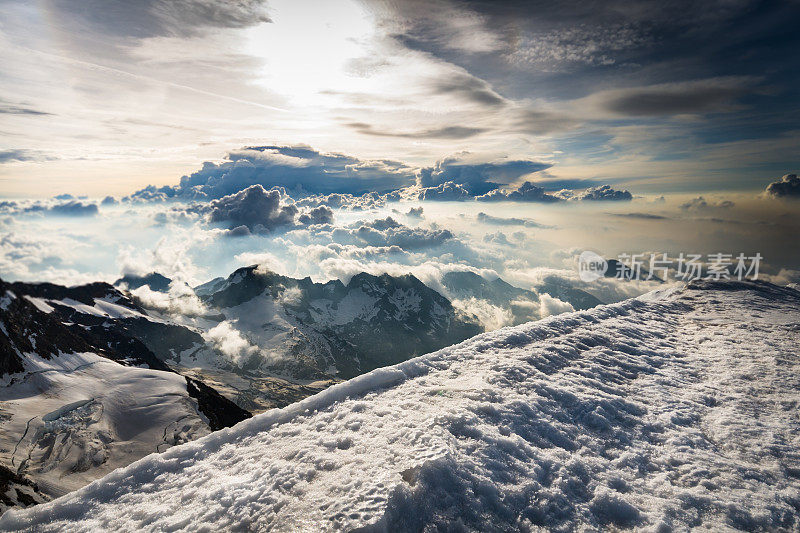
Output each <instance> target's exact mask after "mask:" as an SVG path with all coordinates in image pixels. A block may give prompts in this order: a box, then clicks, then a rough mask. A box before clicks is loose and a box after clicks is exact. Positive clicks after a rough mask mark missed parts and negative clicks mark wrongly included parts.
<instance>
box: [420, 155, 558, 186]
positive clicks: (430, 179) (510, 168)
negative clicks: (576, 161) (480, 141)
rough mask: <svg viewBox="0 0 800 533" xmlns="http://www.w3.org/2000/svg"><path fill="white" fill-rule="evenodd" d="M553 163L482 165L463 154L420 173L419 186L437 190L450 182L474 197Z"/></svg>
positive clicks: (520, 161) (474, 157) (521, 161)
mask: <svg viewBox="0 0 800 533" xmlns="http://www.w3.org/2000/svg"><path fill="white" fill-rule="evenodd" d="M551 166H552V165H551V164H550V163H543V162H541V161H533V160H528V159H511V160H495V161H488V162H487V161H481V160H480V158H479V156H477V155H474V154H469V153H466V152H464V153H461V154H457V155H454V156H450V157H446V158H444V159H441V160H439V161H437V162H436V164H435V165H434V166H432V167H426V168H423V169H420V171H419V172H418V173H417V185H419V186H420V187H435V186H437V185H441V184H444V183H447V182H453V183H457V184H460V185H461V186H462V187H464V188H465V189H467V190H468V191H469V192H470V193H472V194H483V193H485V192H487V191H489V190H491V189H494V188H495V187H497V185H501V184H505V183H511V182H513V181H516V180H518V179H519V178H520V177H522V176H526V175H528V174H532V173H534V172H539V171H542V170H545V169H548V168H550V167H551Z"/></svg>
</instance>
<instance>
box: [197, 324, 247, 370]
mask: <svg viewBox="0 0 800 533" xmlns="http://www.w3.org/2000/svg"><path fill="white" fill-rule="evenodd" d="M234 324H235V321H230V320H226V321H223V322H220V323H219V324H217V325H216V326H214V327H213V328H211V329H209V330H208V331H206V332H204V333H203V338H204V339H205V340H206V341H207V342H208V343H209V344H211V346H213V347H214V348H216V349H217V350H219V351H220V352H222V354H223V355H225V356H226V357H228V359H229V360H230V361H231V363H233V364H234V365H236V366H239V367H241V366H242V365H244V364H245V363H246V362H247V360H248V359H249V358H250V357H251V356H252V355H254V354H256V353H258V348H257V347H256V346H253V345H252V344H250V342H249V341H248V340H247V339H245V338H244V336H242V334H241V332H240V331H239V330H238V329H236V328H235V327H234Z"/></svg>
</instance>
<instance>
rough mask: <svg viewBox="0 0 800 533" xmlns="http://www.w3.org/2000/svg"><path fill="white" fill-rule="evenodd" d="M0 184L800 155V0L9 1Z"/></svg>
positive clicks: (715, 164) (743, 165)
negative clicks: (291, 155)
mask: <svg viewBox="0 0 800 533" xmlns="http://www.w3.org/2000/svg"><path fill="white" fill-rule="evenodd" d="M2 13H3V14H2V17H1V18H0V46H2V48H3V54H2V58H0V114H2V127H0V146H2V150H0V180H2V181H0V184H1V185H0V187H1V188H0V194H2V196H6V197H12V196H14V197H30V196H48V195H50V194H51V193H52V194H59V193H71V194H86V195H94V196H99V195H106V194H114V195H124V194H128V193H130V192H132V191H133V190H136V189H139V188H141V187H142V186H144V185H147V184H156V185H166V184H172V183H174V182H176V181H177V179H178V178H179V177H180V176H182V175H185V174H189V173H191V172H192V171H194V170H195V169H197V168H199V167H200V166H201V164H202V163H203V162H204V161H215V162H218V161H222V160H224V159H225V157H226V154H227V153H229V152H230V151H231V150H235V149H239V148H242V147H244V146H250V145H265V144H279V145H296V144H304V145H308V146H311V147H313V148H314V149H316V150H319V151H321V152H337V153H343V154H347V155H348V156H352V157H356V158H359V159H377V160H383V159H390V160H393V161H400V162H402V163H404V164H406V165H409V166H411V167H423V166H431V165H433V164H435V162H436V161H438V160H441V159H443V158H446V157H449V156H452V155H454V154H459V153H462V152H469V153H470V154H472V157H474V158H476V159H481V158H482V159H485V160H496V159H498V158H511V159H530V160H536V161H541V162H545V163H547V164H550V165H552V166H551V167H550V168H548V170H547V171H546V173H542V174H541V175H540V176H537V178H538V179H540V180H544V181H546V180H561V181H563V182H570V181H571V182H575V181H579V180H590V181H596V182H598V183H610V184H612V185H613V184H619V185H625V186H627V187H628V188H635V189H636V190H637V191H639V192H642V193H645V192H649V193H659V194H664V193H675V192H686V191H693V192H694V191H696V192H708V191H720V190H735V191H740V190H751V191H755V190H759V189H763V188H764V187H766V186H767V184H769V183H770V182H772V181H774V180H775V179H777V178H780V177H781V176H782V175H784V174H787V173H795V172H796V171H797V159H796V157H797V149H798V142H797V131H798V130H797V126H796V124H797V119H798V113H800V111H798V109H800V106H798V105H797V102H798V79H797V78H798V74H797V73H798V72H800V68H798V67H800V65H799V64H798V63H799V62H800V60H798V54H797V53H796V51H795V49H796V48H797V46H798V40H800V38H799V37H798V36H797V32H796V21H797V20H798V14H800V6H799V5H798V4H797V2H753V1H745V0H742V1H739V0H725V1H722V2H713V1H712V2H701V3H698V2H681V1H667V2H663V1H652V2H651V1H638V2H633V3H631V2H614V1H611V2H583V1H581V2H578V1H576V2H571V1H567V2H558V3H552V2H537V1H531V2H515V1H511V2H480V1H475V2H449V1H445V2H442V1H434V2H428V1H425V2H421V1H420V2H417V1H403V2H389V1H379V0H374V1H373V0H365V1H357V0H331V1H325V2H320V1H312V0H286V1H282V0H274V1H269V2H260V1H255V0H245V1H240V2H219V1H214V0H179V1H166V0H136V1H125V2H123V1H116V0H111V1H100V0H82V1H71V0H36V1H27V0H26V1H14V0H3V2H2Z"/></svg>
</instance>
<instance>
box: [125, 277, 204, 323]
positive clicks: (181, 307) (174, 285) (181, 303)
mask: <svg viewBox="0 0 800 533" xmlns="http://www.w3.org/2000/svg"><path fill="white" fill-rule="evenodd" d="M131 294H132V295H133V297H134V299H135V300H136V302H137V303H138V304H139V305H141V306H142V307H144V308H146V309H153V310H155V311H158V312H160V313H164V314H166V315H171V316H187V317H199V316H204V315H206V314H207V313H208V309H207V308H206V306H205V305H204V304H203V302H202V301H200V298H198V297H197V295H196V294H195V293H194V291H193V290H192V289H191V287H189V286H188V285H187V284H186V283H183V282H181V281H172V282H170V284H169V290H168V291H167V292H161V291H154V290H152V289H151V288H150V287H149V286H147V285H142V286H141V287H138V288H136V289H134V290H132V291H131Z"/></svg>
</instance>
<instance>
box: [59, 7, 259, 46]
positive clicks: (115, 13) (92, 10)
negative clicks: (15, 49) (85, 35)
mask: <svg viewBox="0 0 800 533" xmlns="http://www.w3.org/2000/svg"><path fill="white" fill-rule="evenodd" d="M48 10H52V13H51V14H50V16H52V17H57V18H59V19H62V18H63V19H74V18H80V19H82V20H83V21H84V23H85V24H89V25H91V26H92V27H94V28H95V29H96V30H97V31H99V32H101V33H105V34H108V35H115V36H127V37H136V38H146V37H156V36H176V35H177V36H183V37H186V36H192V35H197V34H198V33H200V32H202V31H206V30H210V29H213V28H243V27H246V26H252V25H255V24H259V23H262V22H268V21H269V20H270V19H269V16H268V15H267V12H266V6H265V3H264V2H262V1H260V0H240V1H237V2H219V1H217V0H137V1H136V2H129V1H126V0H110V1H108V0H56V1H53V2H51V3H50V4H49V5H48Z"/></svg>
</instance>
